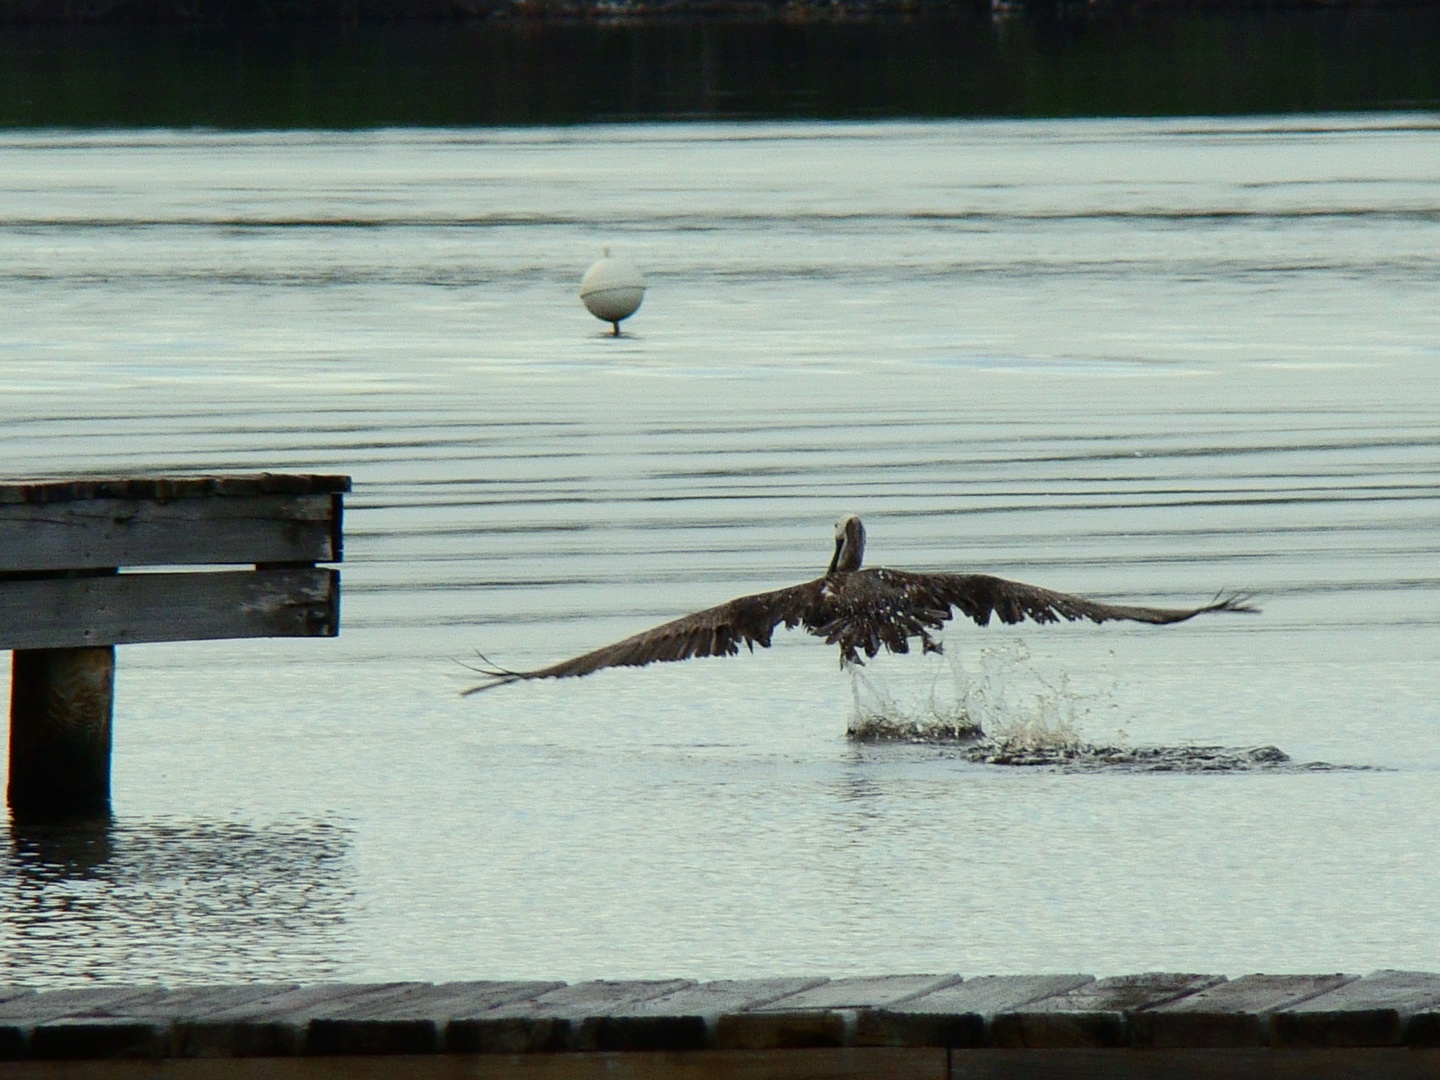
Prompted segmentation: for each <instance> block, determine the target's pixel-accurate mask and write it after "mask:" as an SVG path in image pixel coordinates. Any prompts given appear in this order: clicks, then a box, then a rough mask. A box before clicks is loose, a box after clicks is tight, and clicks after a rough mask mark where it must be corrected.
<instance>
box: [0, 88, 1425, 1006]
mask: <svg viewBox="0 0 1440 1080" xmlns="http://www.w3.org/2000/svg"><path fill="white" fill-rule="evenodd" d="M602 244H609V245H611V246H612V247H613V248H614V249H615V250H616V251H617V253H622V254H624V255H625V256H627V257H629V258H631V259H633V260H634V261H635V262H637V263H638V264H639V265H641V266H642V267H643V268H644V269H645V271H646V273H647V275H648V278H649V284H650V292H649V295H648V297H647V299H646V301H645V305H644V307H643V308H642V309H641V311H640V312H639V314H638V315H637V316H636V317H635V318H634V319H633V320H632V321H631V322H630V323H629V324H628V332H627V334H626V336H624V337H622V338H620V339H618V340H617V339H611V338H609V337H607V336H606V331H607V330H608V327H604V326H602V325H601V324H600V323H598V322H597V321H595V320H594V319H592V318H591V317H590V316H589V315H588V314H586V312H585V311H584V310H583V308H581V306H580V304H579V302H578V300H577V298H576V295H575V292H576V286H577V283H578V280H579V277H580V275H581V273H582V272H583V271H584V269H585V267H586V266H587V265H588V264H589V263H590V262H591V261H592V260H593V259H594V258H595V257H597V256H598V254H599V251H600V248H601V245H602ZM1437 281H1440V117H1436V116H1434V115H1427V114H1403V113H1400V114H1377V115H1352V116H1345V117H1338V116H1308V117H1302V118H1293V119H1274V118H1259V119H1235V120H1201V119H1196V120H1109V121H1100V120H1089V121H1087V120H1075V121H1059V120H1056V121H1015V122H958V121H946V122H934V123H865V124H858V123H857V124H813V123H810V124H784V123H753V124H751V123H746V124H732V125H725V124H709V125H698V124H697V125H668V126H661V125H657V126H597V127H578V128H565V129H548V130H541V129H489V130H444V131H440V130H405V131H371V132H357V133H344V134H315V133H307V132H295V133H289V134H215V133H208V134H207V133H179V134H177V133H168V132H148V131H140V132H128V133H100V134H76V133H64V132H45V131H37V132H33V133H17V132H10V133H8V134H3V135H0V297H3V316H0V469H3V473H4V474H7V475H8V476H11V477H17V478H27V477H32V478H33V477H46V476H66V475H73V474H79V473H95V472H98V473H126V474H128V473H140V472H168V471H181V470H184V471H189V470H222V469H223V470H242V471H243V470H260V469H270V470H294V471H324V472H346V473H349V474H351V475H353V476H354V478H355V490H354V494H353V496H352V497H351V498H350V500H349V504H348V514H347V523H346V524H347V546H346V561H345V563H344V568H343V577H344V614H343V622H342V625H343V632H342V634H341V636H340V638H339V639H338V640H322V641H275V642H266V641H258V642H248V641H235V642H219V643H193V644H174V645H144V646H130V647H125V648H123V649H121V650H120V654H119V655H120V663H119V675H118V686H117V704H116V721H115V733H116V747H115V758H114V790H115V823H114V826H113V828H110V829H108V830H98V831H93V832H91V833H88V834H86V833H74V832H65V833H59V834H54V833H50V834H47V833H43V832H23V833H17V834H15V835H13V837H12V840H11V843H10V846H9V848H8V850H6V851H5V852H4V854H3V858H0V946H3V947H0V977H3V979H5V980H7V981H20V982H28V983H36V984H45V985H54V984H62V983H72V982H77V981H81V980H85V979H95V980H102V981H122V980H131V981H134V980H139V981H146V980H164V981H171V982H194V981H207V980H210V981H213V980H216V979H257V980H259V979H287V978H293V979H305V980H314V979H320V978H345V979H370V978H386V979H391V978H417V979H435V980H441V979H459V978H501V977H519V976H524V977H531V978H540V977H552V976H553V977H560V978H566V979H580V978H586V977H598V976H611V977H631V976H635V977H638V976H662V975H664V976H669V975H683V976H693V977H728V976H752V975H761V974H784V973H812V972H818V973H824V974H832V975H841V974H851V973H862V972H870V973H877V972H902V971H912V970H924V971H958V972H962V973H965V974H967V975H968V974H980V973H994V972H1001V973H1004V972H1036V971H1069V970H1079V971H1086V972H1092V973H1097V974H1110V973H1117V972H1124V971H1135V970H1145V969H1154V968H1163V969H1172V970H1197V971H1216V972H1226V973H1232V974H1233V973H1239V972H1247V971H1334V970H1345V971H1364V970H1369V969H1372V968H1376V967H1403V968H1422V969H1431V970H1435V969H1440V907H1437V905H1436V904H1435V897H1436V896H1437V895H1440V843H1437V839H1436V831H1435V827H1434V823H1435V821H1436V820H1437V817H1440V739H1437V738H1436V733H1437V725H1440V666H1437V659H1440V571H1437V567H1436V547H1437V541H1436V536H1437V531H1436V530H1437V525H1440V486H1437V473H1440V371H1437V365H1440V295H1437ZM846 511H855V512H858V513H860V514H862V515H863V516H864V518H865V520H866V523H867V525H868V527H869V532H870V546H869V550H868V552H867V555H868V556H869V558H870V560H871V561H872V562H873V563H875V564H888V565H898V566H907V567H924V568H955V569H973V570H985V571H990V572H995V573H999V574H1003V575H1007V576H1011V577H1016V578H1019V579H1022V580H1026V581H1032V582H1035V583H1038V584H1045V585H1050V586H1052V587H1055V588H1060V589H1066V590H1071V591H1077V592H1084V593H1088V594H1092V595H1095V596H1100V597H1106V598H1117V599H1124V600H1129V601H1140V602H1147V601H1148V602H1157V603H1165V604H1191V603H1198V602H1201V601H1204V600H1206V599H1208V598H1209V597H1211V596H1212V595H1214V594H1215V593H1216V592H1217V591H1219V590H1222V589H1242V590H1247V591H1253V592H1254V593H1256V594H1257V596H1258V597H1259V603H1260V605H1261V606H1262V607H1263V609H1264V612H1263V614H1262V615H1259V616H1248V617H1239V616H1231V617H1213V618H1210V619H1207V620H1199V621H1196V622H1193V623H1188V624H1184V625H1180V626H1173V627H1164V628H1153V627H1134V626H1104V627H1094V626H1089V625H1084V626H1068V625H1066V626H1059V627H1055V626H1051V627H1043V628H1035V627H1028V628H1022V629H1015V630H1012V629H1005V628H998V627H990V628H987V629H984V630H981V629H979V628H977V627H974V626H971V625H968V624H967V625H964V626H956V627H954V628H953V630H952V631H951V632H950V633H949V634H948V635H947V645H948V653H949V658H948V661H947V660H946V659H943V658H921V657H918V656H912V657H902V658H890V659H887V660H884V661H882V662H877V663H876V664H874V665H873V666H872V667H870V668H868V669H867V672H868V676H867V677H868V679H869V684H868V685H864V684H858V683H855V682H854V681H853V680H852V678H851V677H850V676H849V675H847V674H844V673H842V672H840V671H839V670H838V668H837V665H836V656H835V652H834V650H833V649H832V648H829V647H826V646H824V645H822V644H821V643H819V642H816V641H814V640H813V639H809V638H807V637H804V636H802V635H798V634H791V635H788V636H787V635H780V636H779V637H778V638H777V642H776V647H775V648H773V649H771V650H769V651H766V652H759V653H757V654H756V655H754V656H750V655H745V656H741V657H738V658H735V659H732V660H709V661H697V662H692V663H688V664H676V665H662V666H659V667H653V668H647V669H643V670H623V671H612V672H606V673H601V674H598V675H596V676H593V677H590V678H586V679H583V680H572V681H567V682H562V683H545V684H530V685H521V686H514V687H509V688H505V689H502V690H499V691H496V692H493V693H490V694H484V695H480V696H478V697H474V698H468V699H462V698H460V696H459V693H460V691H461V690H462V689H464V688H465V687H466V686H467V685H470V683H471V682H472V681H473V678H474V677H473V675H472V674H471V673H470V672H468V671H467V670H466V667H465V665H466V664H468V663H472V662H473V661H474V659H475V651H476V650H483V651H484V652H485V653H486V654H487V655H489V656H490V657H491V658H492V659H494V660H495V661H497V662H499V663H502V664H505V665H509V666H530V665H538V664H543V663H548V662H550V661H552V660H556V659H560V658H563V657H565V656H568V655H570V654H572V653H575V652H579V651H582V650H586V649H588V648H591V647H594V646H596V645H599V644H602V643H604V642H607V641H609V640H612V639H614V638H616V637H619V636H621V635H624V634H627V633H631V632H633V631H636V630H639V629H642V628H644V627H646V626H648V625H651V624H653V623H655V622H659V621H661V620H663V619H666V618H668V617H671V616H673V615H676V614H679V613H683V612H685V611H688V610H692V609H694V608H697V607H701V606H706V605H709V604H712V603H716V602H719V601H722V600H725V599H727V598H729V597H731V596H734V595H738V594H740V593H744V592H752V591H759V590H762V589H770V588H775V587H779V586H781V585H785V584H789V583H793V582H798V581H801V580H806V579H808V578H810V577H813V576H815V575H816V574H818V573H819V572H820V571H822V570H823V568H824V566H825V564H826V562H827V561H828V559H829V556H830V552H831V525H832V522H833V521H834V519H835V518H836V517H837V516H838V515H839V514H840V513H842V512H846ZM0 678H5V672H4V669H3V668H0ZM6 684H7V685H8V679H7V680H6ZM857 688H858V692H859V694H860V696H861V697H862V698H863V699H866V700H873V699H875V698H881V697H883V698H887V699H889V701H890V702H891V708H892V711H894V712H896V713H898V714H902V715H908V714H913V715H923V714H924V713H925V711H926V710H927V709H928V708H929V707H930V703H931V701H932V699H933V700H935V701H937V702H939V703H940V704H941V705H942V706H944V705H945V704H946V703H953V701H954V700H955V698H956V696H957V695H959V694H963V693H966V692H969V693H970V694H971V696H972V698H975V699H976V700H978V696H977V695H978V693H979V692H983V694H984V703H983V704H984V710H983V711H984V715H982V716H980V717H979V719H980V720H981V721H982V722H983V723H984V724H985V725H986V726H987V727H988V728H990V729H991V730H1003V729H1005V728H1007V727H1011V726H1014V725H1016V724H1019V723H1022V722H1024V721H1026V720H1029V719H1032V718H1033V717H1035V716H1036V715H1042V716H1044V717H1046V718H1048V720H1050V721H1051V722H1054V723H1068V724H1070V725H1071V726H1073V728H1074V729H1075V730H1076V731H1077V732H1078V733H1079V734H1080V735H1081V736H1082V737H1084V738H1085V739H1088V740H1090V741H1093V742H1097V743H1104V744H1112V745H1158V746H1171V747H1175V746H1184V745H1188V744H1198V745H1223V746H1237V747H1243V746H1257V745H1274V746H1277V747H1279V748H1280V749H1282V750H1283V751H1285V752H1286V753H1288V754H1290V755H1291V756H1292V757H1293V758H1294V759H1295V761H1296V762H1312V761H1326V762H1330V763H1333V764H1339V765H1348V766H1369V767H1371V768H1369V769H1367V770H1345V771H1309V770H1303V769H1290V770H1278V771H1256V772H1244V773H1226V774H1198V773H1184V772H1181V773H1169V774H1163V773H1162V774H1157V773H1136V772H1124V771H1118V770H1106V769H1098V770H1092V771H1086V772H1078V773H1077V772H1065V771H1054V770H1033V769H1031V770H1027V769H1020V768H1005V767H999V766H983V765H975V764H970V763H967V762H965V761H964V760H961V759H959V758H958V757H956V756H955V755H954V754H953V753H952V752H951V751H949V750H947V749H945V748H944V747H935V746H924V745H917V746H902V747H891V748H875V747H866V746H862V745H857V744H854V743H852V742H850V741H848V740H847V739H846V737H845V731H846V726H847V722H848V721H849V720H850V719H851V718H852V716H853V715H854V713H855V709H856V700H857V698H856V694H857Z"/></svg>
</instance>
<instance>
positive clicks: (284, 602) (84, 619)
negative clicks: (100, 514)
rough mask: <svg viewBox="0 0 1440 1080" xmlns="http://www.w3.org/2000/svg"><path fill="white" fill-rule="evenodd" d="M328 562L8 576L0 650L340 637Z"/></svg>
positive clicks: (0, 593)
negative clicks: (216, 570) (261, 567)
mask: <svg viewBox="0 0 1440 1080" xmlns="http://www.w3.org/2000/svg"><path fill="white" fill-rule="evenodd" d="M339 625H340V576H339V573H338V572H337V571H335V570H331V569H325V568H311V569H274V570H254V571H225V572H220V573H176V574H119V575H111V576H105V577H79V578H43V579H35V580H0V649H61V648H81V647H85V646H91V645H123V644H135V643H138V642H153V641H200V640H210V639H217V638H252V637H334V636H335V635H336V634H337V633H338V628H339Z"/></svg>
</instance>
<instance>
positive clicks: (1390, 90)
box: [0, 6, 1440, 128]
mask: <svg viewBox="0 0 1440 1080" xmlns="http://www.w3.org/2000/svg"><path fill="white" fill-rule="evenodd" d="M1437 55H1440V12H1437V10H1436V9H1435V8H1433V7H1428V6H1427V7H1418V8H1408V9H1407V8H1401V9H1395V10H1374V9H1359V10H1340V11H1293V10H1289V11H1278V12H1248V13H1228V14H1220V13H1198V14H1197V13H1180V14H1168V15H1165V14H1159V13H1156V14H1151V15H1147V16H1131V17H1125V18H1118V17H1111V16H1104V15H1095V14H1091V15H1088V16H1085V15H1078V16H1075V17H1071V18H1058V19H1057V18H1054V17H1048V16H1043V17H1042V16H1034V17H1015V18H1006V19H1000V20H995V19H992V18H990V17H989V16H988V15H975V16H973V17H963V16H955V17H950V18H943V19H942V18H929V19H899V18H888V19H882V18H876V19H863V20H839V21H835V20H831V19H827V18H812V19H804V18H797V19H794V20H792V21H788V22H787V21H779V20H772V21H762V22H753V21H748V22H747V21H725V20H720V21H698V20H689V21H687V20H655V21H627V20H615V21H612V22H608V23H605V22H601V23H547V22H522V23H518V24H502V23H480V24H469V25H467V24H442V25H438V26H437V25H426V24H408V23H397V24H389V25H380V26H373V25H371V26H356V27H349V28H346V27H335V26H328V27H319V28H311V29H305V28H295V27H284V26H281V27H270V28H264V27H253V26H252V27H249V28H243V27H242V28H229V29H216V28H213V27H210V28H207V27H205V26H203V25H202V26H197V27H192V28H188V29H185V28H174V27H168V28H167V27H144V28H130V29H127V28H124V27H89V28H82V29H75V30H65V29H57V28H44V29H30V30H22V29H19V28H15V27H11V28H8V29H6V31H5V33H4V34H3V35H0V126H10V127H17V126H18V127H55V126H63V127H68V126H78V127H95V126H99V127H107V126H125V127H219V128H312V127H327V128H368V127H384V126H392V125H396V126H401V125H460V126H469V125H496V124H512V125H514V124H572V123H582V122H588V121H603V120H612V121H613V120H634V119H665V118H687V117H688V118H697V117H709V118H726V119H741V118H751V119H760V118H790V119H807V118H808V119H855V118H880V117H896V118H906V117H910V118H914V117H982V116H1017V117H1019V116H1029V117H1046V116H1164V115H1225V114H1236V113H1286V112H1316V111H1333V110H1366V109H1395V108H1409V109H1414V108H1430V107H1434V106H1435V104H1436V103H1437V102H1440V65H1437V64H1436V63H1435V57H1436V56H1437Z"/></svg>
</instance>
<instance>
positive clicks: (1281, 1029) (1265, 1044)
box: [0, 971, 1440, 1080]
mask: <svg viewBox="0 0 1440 1080" xmlns="http://www.w3.org/2000/svg"><path fill="white" fill-rule="evenodd" d="M720 1076H727V1077H743V1078H746V1080H761V1078H767V1077H776V1078H779V1077H787V1078H790V1077H793V1078H816V1080H818V1078H832V1080H838V1078H846V1077H867V1078H877V1080H884V1078H902V1077H903V1078H907V1080H911V1078H913V1080H972V1078H973V1080H980V1078H985V1080H1002V1078H1005V1080H1010V1078H1014V1080H1020V1078H1036V1080H1038V1078H1041V1077H1045V1078H1059V1080H1064V1078H1097V1077H1102V1076H1103V1077H1109V1078H1120V1080H1125V1078H1135V1080H1139V1078H1161V1077H1164V1078H1180V1080H1185V1078H1212V1077H1213V1078H1217V1080H1218V1078H1220V1077H1226V1078H1230V1077H1239V1078H1250V1077H1255V1078H1262V1077H1263V1078H1275V1080H1278V1078H1296V1080H1299V1078H1302V1077H1303V1078H1307V1080H1313V1078H1324V1080H1328V1078H1350V1077H1356V1078H1358V1077H1385V1078H1390V1077H1397V1078H1398V1077H1404V1078H1419V1077H1427V1078H1434V1077H1440V975H1435V974H1427V973H1417V972H1406V971H1380V972H1376V973H1374V974H1371V975H1366V976H1363V977H1360V976H1355V975H1339V974H1336V975H1248V976H1245V977H1244V978H1238V979H1234V980H1226V979H1225V978H1224V977H1222V976H1214V975H1192V974H1169V973H1151V974H1144V975H1127V976H1119V977H1116V978H1107V979H1099V980H1096V979H1093V978H1091V977H1089V976H1085V975H1017V976H1009V975H1006V976H982V977H972V978H962V977H961V976H959V975H891V976H878V977H870V978H845V979H824V978H799V977H794V978H776V979H754V980H743V981H722V982H708V983H696V982H692V981H690V980H686V979H657V980H646V981H635V982H612V981H597V982H585V983H577V984H574V985H566V984H564V983H559V982H519V981H509V982H458V983H445V984H439V985H433V984H430V983H410V982H398V983H367V984H355V985H349V984H331V985H314V986H301V985H234V986H200V987H187V988H164V987H156V986H130V987H97V988H87V989H82V990H56V991H50V992H48V993H35V992H34V991H31V990H27V989H24V988H8V989H0V1078H6V1080H8V1078H22V1077H24V1078H35V1080H40V1078H57V1077H66V1078H76V1080H79V1078H82V1077H83V1078H87V1080H104V1078H112V1077H113V1078H117V1080H118V1078H125V1080H131V1078H135V1080H138V1078H142V1077H167V1078H173V1080H189V1078H195V1080H205V1078H222V1077H245V1078H261V1077H276V1078H282V1077H283V1078H289V1077H294V1078H296V1080H301V1078H311V1077H313V1078H336V1080H338V1078H340V1077H359V1078H368V1077H377V1078H378V1077H395V1078H409V1077H415V1078H430V1077H434V1078H437V1080H438V1078H445V1080H459V1078H462V1077H475V1078H488V1077H494V1078H515V1080H528V1078H536V1080H539V1078H551V1077H553V1078H563V1080H580V1078H590V1077H594V1078H597V1080H598V1078H600V1077H605V1078H608V1080H625V1078H637V1080H638V1078H642V1077H643V1078H656V1080H665V1078H694V1080H700V1078H708V1077H720Z"/></svg>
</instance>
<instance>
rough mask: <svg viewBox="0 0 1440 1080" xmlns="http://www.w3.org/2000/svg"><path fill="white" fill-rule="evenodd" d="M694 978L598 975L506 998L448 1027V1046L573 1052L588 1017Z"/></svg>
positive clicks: (518, 1051)
mask: <svg viewBox="0 0 1440 1080" xmlns="http://www.w3.org/2000/svg"><path fill="white" fill-rule="evenodd" d="M694 985H695V982H694V980H692V979H652V980H639V981H634V982H617V981H613V980H609V979H597V980H594V981H592V982H583V983H576V984H574V985H572V986H562V987H559V988H557V989H555V990H551V991H549V992H547V993H544V994H541V995H539V996H538V997H534V998H529V999H526V1000H523V1001H514V1002H508V1003H506V1004H503V1005H499V1006H497V1007H495V1008H493V1009H490V1010H488V1011H487V1012H485V1013H483V1014H481V1015H479V1016H476V1017H473V1018H470V1019H464V1020H451V1021H450V1022H449V1023H448V1024H447V1025H446V1031H445V1047H446V1049H447V1050H448V1051H450V1052H451V1053H462V1054H530V1053H557V1052H564V1051H573V1050H575V1049H576V1048H577V1047H578V1046H579V1045H580V1041H581V1035H582V1032H587V1031H593V1030H594V1029H595V1025H594V1024H591V1025H590V1026H589V1027H588V1028H587V1026H586V1023H585V1022H586V1021H587V1020H593V1019H596V1018H603V1017H608V1016H610V1015H611V1014H612V1013H613V1012H616V1011H620V1010H625V1009H628V1008H630V1007H631V1006H633V1005H635V1004H637V1003H639V1002H643V1001H650V1000H652V999H654V998H658V997H663V996H664V995H666V994H672V993H674V992H675V991H677V990H683V989H685V988H687V987H691V986H694Z"/></svg>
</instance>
